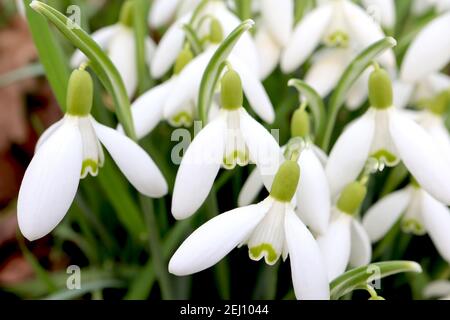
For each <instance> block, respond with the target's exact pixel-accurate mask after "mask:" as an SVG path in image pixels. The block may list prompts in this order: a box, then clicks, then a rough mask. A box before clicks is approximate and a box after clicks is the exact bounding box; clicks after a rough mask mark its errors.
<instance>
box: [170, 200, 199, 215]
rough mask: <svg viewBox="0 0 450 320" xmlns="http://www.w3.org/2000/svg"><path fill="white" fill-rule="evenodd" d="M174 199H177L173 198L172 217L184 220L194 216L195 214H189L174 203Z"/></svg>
mask: <svg viewBox="0 0 450 320" xmlns="http://www.w3.org/2000/svg"><path fill="white" fill-rule="evenodd" d="M173 199H175V198H174V197H172V216H173V217H174V218H175V219H176V220H184V219H187V218H189V217H190V216H192V215H193V214H194V212H189V211H188V210H186V208H185V207H183V206H181V205H179V204H177V203H176V202H174V201H173Z"/></svg>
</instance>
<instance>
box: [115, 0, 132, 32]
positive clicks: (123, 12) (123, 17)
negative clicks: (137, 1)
mask: <svg viewBox="0 0 450 320" xmlns="http://www.w3.org/2000/svg"><path fill="white" fill-rule="evenodd" d="M133 10H134V3H133V0H128V1H125V2H124V4H123V5H122V8H121V9H120V18H119V21H120V23H121V24H123V25H124V26H127V27H130V28H132V27H133V19H134V12H133Z"/></svg>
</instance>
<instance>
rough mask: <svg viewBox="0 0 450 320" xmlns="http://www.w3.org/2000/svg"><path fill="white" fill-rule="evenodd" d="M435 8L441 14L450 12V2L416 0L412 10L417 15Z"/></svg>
mask: <svg viewBox="0 0 450 320" xmlns="http://www.w3.org/2000/svg"><path fill="white" fill-rule="evenodd" d="M432 8H435V9H436V10H438V11H439V12H444V11H448V10H450V0H414V1H413V6H412V10H413V12H414V13H415V14H416V15H419V14H423V13H425V12H426V11H427V10H430V9H432Z"/></svg>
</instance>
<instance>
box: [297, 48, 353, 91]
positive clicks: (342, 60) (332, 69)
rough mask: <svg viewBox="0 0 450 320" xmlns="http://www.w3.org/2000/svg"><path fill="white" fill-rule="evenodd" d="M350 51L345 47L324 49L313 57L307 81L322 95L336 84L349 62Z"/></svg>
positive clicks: (306, 77)
mask: <svg viewBox="0 0 450 320" xmlns="http://www.w3.org/2000/svg"><path fill="white" fill-rule="evenodd" d="M348 53H349V52H348V51H347V50H344V49H323V50H322V51H320V52H319V53H317V55H316V56H315V57H314V59H313V63H312V65H311V68H310V69H309V70H308V72H307V73H306V76H305V81H306V83H308V84H309V85H310V86H311V87H313V88H314V89H315V90H316V91H317V93H319V94H320V95H321V96H322V97H325V96H327V95H328V94H329V93H330V91H331V90H332V89H333V88H334V87H335V86H336V84H337V82H338V81H339V78H340V77H341V76H342V73H343V72H344V70H345V68H346V67H347V64H348V59H349V56H348Z"/></svg>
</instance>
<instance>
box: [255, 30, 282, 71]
mask: <svg viewBox="0 0 450 320" xmlns="http://www.w3.org/2000/svg"><path fill="white" fill-rule="evenodd" d="M255 44H256V47H257V48H258V53H259V60H260V68H261V79H265V78H267V77H268V76H269V75H270V74H271V73H272V72H273V70H275V68H276V67H277V65H278V61H279V60H280V55H281V49H280V47H279V46H278V45H277V44H276V43H275V42H274V40H273V39H272V37H271V36H270V35H269V34H268V33H267V31H266V30H265V29H264V28H262V27H261V28H260V29H259V30H258V32H257V33H256V36H255Z"/></svg>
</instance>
